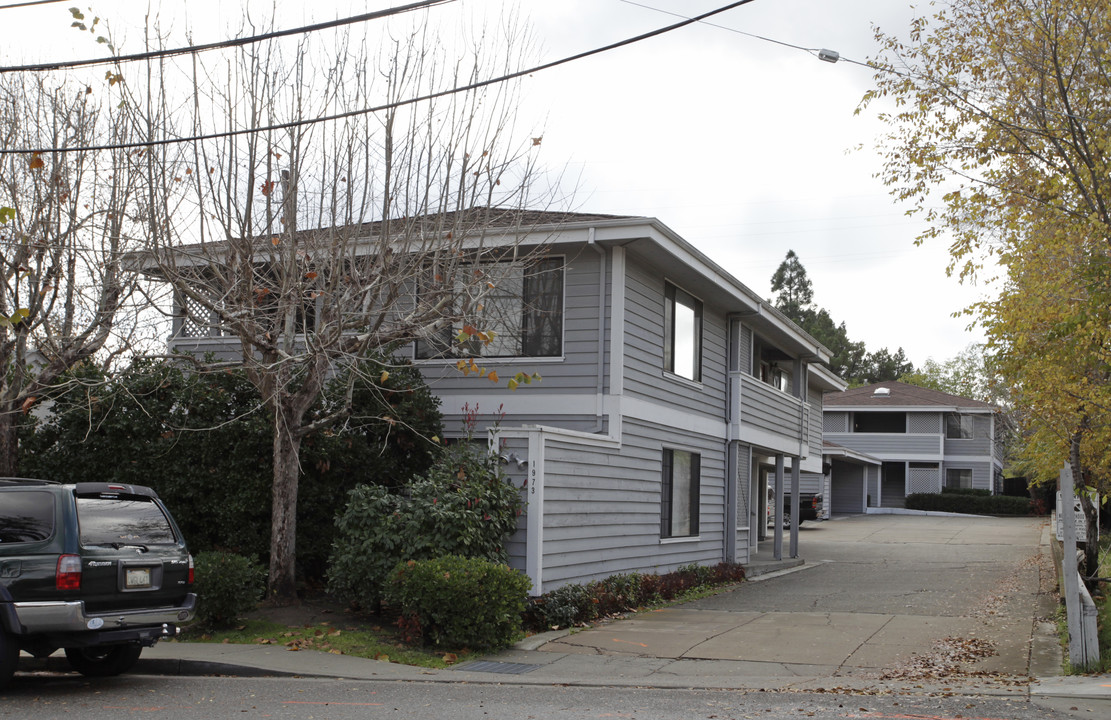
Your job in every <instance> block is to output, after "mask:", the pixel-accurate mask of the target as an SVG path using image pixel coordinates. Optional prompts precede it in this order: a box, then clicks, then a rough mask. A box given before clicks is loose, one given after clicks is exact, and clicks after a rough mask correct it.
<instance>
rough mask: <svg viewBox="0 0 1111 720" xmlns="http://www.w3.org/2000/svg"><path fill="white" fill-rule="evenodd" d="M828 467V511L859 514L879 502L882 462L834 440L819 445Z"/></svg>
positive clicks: (831, 512) (877, 504) (834, 513)
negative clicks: (833, 441)
mask: <svg viewBox="0 0 1111 720" xmlns="http://www.w3.org/2000/svg"><path fill="white" fill-rule="evenodd" d="M822 456H823V461H824V464H825V465H826V466H827V467H829V512H830V514H831V515H838V514H841V515H845V514H859V513H865V512H867V511H868V510H867V509H868V508H869V507H877V506H879V504H880V468H881V467H882V466H883V463H882V462H881V461H880V460H879V459H878V458H874V457H872V456H871V455H868V454H867V453H862V452H859V451H857V450H852V449H850V448H847V447H843V446H841V445H837V444H835V443H831V442H826V443H823V444H822Z"/></svg>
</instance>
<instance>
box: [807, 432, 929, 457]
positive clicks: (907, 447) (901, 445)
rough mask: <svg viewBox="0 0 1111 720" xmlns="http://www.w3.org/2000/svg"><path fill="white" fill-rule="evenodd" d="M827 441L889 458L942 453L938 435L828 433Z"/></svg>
mask: <svg viewBox="0 0 1111 720" xmlns="http://www.w3.org/2000/svg"><path fill="white" fill-rule="evenodd" d="M825 439H826V440H828V441H830V442H833V443H836V444H838V445H841V446H843V447H847V448H849V449H851V450H856V451H858V452H863V453H869V454H872V455H882V456H887V457H897V456H900V455H935V456H939V455H940V453H941V441H940V437H939V436H937V435H908V434H903V433H891V434H881V433H826V436H825Z"/></svg>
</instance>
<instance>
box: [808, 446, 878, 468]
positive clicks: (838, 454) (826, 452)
mask: <svg viewBox="0 0 1111 720" xmlns="http://www.w3.org/2000/svg"><path fill="white" fill-rule="evenodd" d="M822 455H823V456H825V457H829V458H839V459H842V460H847V461H855V462H859V463H861V464H863V465H882V464H883V462H882V461H881V460H880V459H879V458H877V457H874V456H872V455H869V454H868V453H862V452H860V451H859V450H853V449H851V448H847V447H836V448H831V447H824V448H822Z"/></svg>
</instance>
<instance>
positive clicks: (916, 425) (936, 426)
mask: <svg viewBox="0 0 1111 720" xmlns="http://www.w3.org/2000/svg"><path fill="white" fill-rule="evenodd" d="M907 432H911V433H921V434H931V435H936V434H938V433H940V432H941V415H939V414H937V413H910V417H909V419H908V421H907Z"/></svg>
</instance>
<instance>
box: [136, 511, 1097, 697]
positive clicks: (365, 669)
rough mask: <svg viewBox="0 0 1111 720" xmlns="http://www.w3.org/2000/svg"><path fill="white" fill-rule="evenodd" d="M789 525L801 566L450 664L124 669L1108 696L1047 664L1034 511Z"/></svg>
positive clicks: (184, 663)
mask: <svg viewBox="0 0 1111 720" xmlns="http://www.w3.org/2000/svg"><path fill="white" fill-rule="evenodd" d="M800 538H801V539H800V554H801V555H802V556H803V557H804V558H805V561H806V562H805V563H804V564H803V565H801V566H797V567H789V568H787V569H785V570H781V571H778V572H769V573H767V574H764V575H761V576H759V577H757V578H755V579H753V580H751V581H749V582H746V583H742V584H741V585H739V586H737V587H736V588H735V589H734V590H732V591H730V592H726V593H722V594H719V595H716V596H713V597H709V598H705V599H702V600H698V601H695V602H691V603H686V604H683V605H679V606H675V607H671V608H665V609H661V610H657V611H652V612H644V613H639V614H636V615H633V616H631V617H629V618H627V619H624V620H618V621H614V622H610V623H607V624H604V625H599V626H597V627H594V628H589V629H582V630H579V631H577V632H565V631H564V632H553V633H546V634H544V635H540V636H535V637H532V638H529V639H527V640H526V641H524V642H522V643H519V644H518V645H517V646H516V647H514V648H510V649H507V650H505V651H503V652H500V653H498V654H496V655H493V656H490V657H487V658H484V659H483V660H479V661H470V662H467V663H464V664H461V665H459V666H457V667H455V668H451V669H445V670H427V669H423V668H415V667H410V666H405V665H398V664H393V663H388V662H379V661H374V660H366V659H360V658H353V657H349V656H344V655H330V654H325V653H315V652H312V651H299V652H290V651H288V650H286V649H285V648H282V647H276V646H272V645H230V644H225V645H215V644H203V643H178V642H169V643H160V644H159V645H157V646H156V647H154V648H151V649H149V650H146V651H144V654H143V659H141V660H140V664H139V666H138V667H137V668H136V670H135V671H136V672H147V673H164V674H234V675H245V674H254V675H275V674H277V675H303V676H325V677H336V678H353V679H380V680H408V681H425V682H427V681H432V682H470V683H476V682H478V683H482V682H486V683H505V682H513V683H518V684H545V685H547V684H569V685H584V686H607V687H608V686H638V687H649V686H650V687H668V688H721V689H745V690H788V691H789V690H814V689H818V688H821V689H823V690H826V691H830V690H832V691H842V692H851V691H864V692H900V691H906V692H915V693H921V692H930V691H934V692H970V693H978V694H1001V695H1022V696H1025V695H1031V696H1035V697H1037V696H1039V695H1040V696H1044V697H1047V698H1050V697H1069V698H1094V699H1096V700H1097V701H1099V702H1104V701H1111V676H1107V675H1104V676H1097V675H1092V676H1084V677H1066V678H1062V677H1059V675H1060V672H1061V654H1060V647H1059V644H1058V642H1057V639H1056V634H1055V633H1056V630H1055V626H1054V624H1053V623H1052V621H1051V619H1052V617H1053V616H1054V613H1055V611H1056V603H1055V600H1054V596H1053V594H1052V592H1053V590H1054V587H1055V579H1054V573H1053V568H1052V565H1051V564H1050V562H1049V560H1048V557H1049V549H1048V542H1049V528H1048V523H1046V522H1045V521H1043V520H1039V519H1032V518H1006V519H1004V518H968V517H958V518H951V517H922V516H898V515H868V516H854V517H851V518H846V519H840V520H835V521H831V522H824V523H808V524H806V525H803V526H802V528H800ZM788 564H791V563H788ZM765 569H771V568H765Z"/></svg>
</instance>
